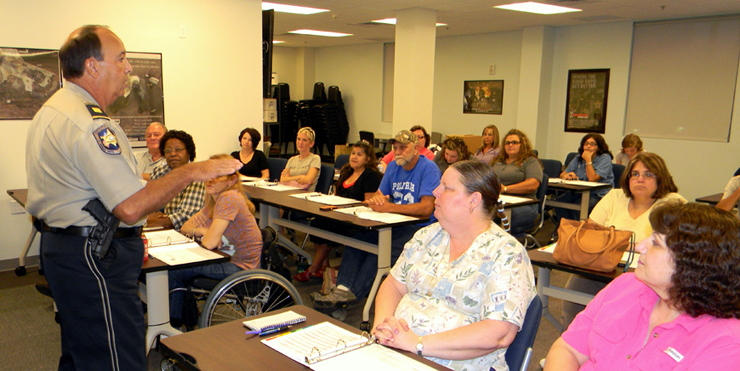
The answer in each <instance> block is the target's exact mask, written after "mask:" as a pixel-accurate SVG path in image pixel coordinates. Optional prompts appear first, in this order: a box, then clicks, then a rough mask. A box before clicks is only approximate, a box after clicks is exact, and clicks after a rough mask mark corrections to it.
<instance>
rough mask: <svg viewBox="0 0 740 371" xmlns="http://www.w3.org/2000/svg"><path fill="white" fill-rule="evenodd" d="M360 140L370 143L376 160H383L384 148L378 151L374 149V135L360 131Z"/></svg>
mask: <svg viewBox="0 0 740 371" xmlns="http://www.w3.org/2000/svg"><path fill="white" fill-rule="evenodd" d="M360 140H362V141H365V142H368V143H370V146H371V147H373V150H374V151H375V156H377V157H378V158H383V156H384V155H385V153H383V151H384V150H385V148H383V149H380V148H377V147H375V134H374V133H373V132H370V131H360Z"/></svg>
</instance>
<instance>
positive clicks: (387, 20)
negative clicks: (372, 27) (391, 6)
mask: <svg viewBox="0 0 740 371" xmlns="http://www.w3.org/2000/svg"><path fill="white" fill-rule="evenodd" d="M370 22H373V23H383V24H396V19H395V18H384V19H376V20H374V21H370ZM439 26H447V23H439V22H437V27H439Z"/></svg>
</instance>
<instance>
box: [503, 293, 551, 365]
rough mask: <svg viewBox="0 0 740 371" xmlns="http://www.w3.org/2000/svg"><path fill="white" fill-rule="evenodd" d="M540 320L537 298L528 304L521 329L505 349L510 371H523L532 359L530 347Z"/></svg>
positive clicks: (540, 313)
mask: <svg viewBox="0 0 740 371" xmlns="http://www.w3.org/2000/svg"><path fill="white" fill-rule="evenodd" d="M541 319H542V301H541V300H540V297H539V296H536V295H535V297H534V299H532V302H530V303H529V307H528V308H527V314H526V315H525V316H524V323H523V324H522V329H521V331H519V333H518V334H516V337H515V338H514V341H513V342H511V344H510V345H509V347H508V348H506V355H505V356H504V358H506V364H507V365H508V366H509V370H511V371H525V370H526V369H527V366H529V361H530V359H531V358H532V346H533V345H534V338H535V337H536V336H537V330H538V329H539V327H540V320H541Z"/></svg>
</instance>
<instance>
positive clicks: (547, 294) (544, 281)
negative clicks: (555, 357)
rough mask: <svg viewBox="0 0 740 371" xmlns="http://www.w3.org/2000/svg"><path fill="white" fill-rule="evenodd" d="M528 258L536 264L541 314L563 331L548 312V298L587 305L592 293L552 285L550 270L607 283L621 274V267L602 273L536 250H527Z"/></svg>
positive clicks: (558, 322) (629, 270)
mask: <svg viewBox="0 0 740 371" xmlns="http://www.w3.org/2000/svg"><path fill="white" fill-rule="evenodd" d="M527 254H528V255H529V260H530V261H532V265H534V266H537V296H539V297H540V300H542V310H543V312H542V315H543V316H545V318H546V319H547V320H548V321H549V322H550V323H551V324H552V325H553V326H554V327H555V329H557V330H558V331H560V332H563V330H564V328H563V325H562V324H561V323H560V321H559V320H558V319H556V318H555V316H553V315H552V313H550V310H549V309H548V299H549V298H555V299H561V300H567V301H571V302H574V303H578V304H581V305H587V304H588V303H589V302H590V301H591V299H593V298H594V297H593V295H589V294H585V293H582V292H579V291H574V290H569V289H566V288H563V287H558V286H553V285H551V284H550V273H551V272H552V270H553V269H554V270H558V271H562V272H566V273H572V274H577V275H579V276H583V277H585V278H588V279H590V280H594V281H599V282H604V283H609V282H611V281H612V280H613V279H615V278H617V277H619V275H620V274H622V269H623V268H622V267H617V269H615V270H614V271H612V272H609V273H603V272H596V271H591V270H588V269H582V268H576V267H571V266H568V265H563V264H560V263H558V262H557V261H556V260H555V258H553V257H552V254H550V253H546V252H541V251H538V250H529V251H527ZM627 271H628V272H633V271H634V269H632V268H630V269H628V270H627Z"/></svg>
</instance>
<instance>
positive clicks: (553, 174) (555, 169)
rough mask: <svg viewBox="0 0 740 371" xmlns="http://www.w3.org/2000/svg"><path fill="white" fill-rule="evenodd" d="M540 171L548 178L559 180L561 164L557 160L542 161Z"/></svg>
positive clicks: (561, 169)
mask: <svg viewBox="0 0 740 371" xmlns="http://www.w3.org/2000/svg"><path fill="white" fill-rule="evenodd" d="M540 161H542V171H543V172H544V173H545V174H547V176H548V177H550V178H559V177H560V173H562V172H563V164H562V163H561V162H560V161H558V160H548V159H542V160H540Z"/></svg>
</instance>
